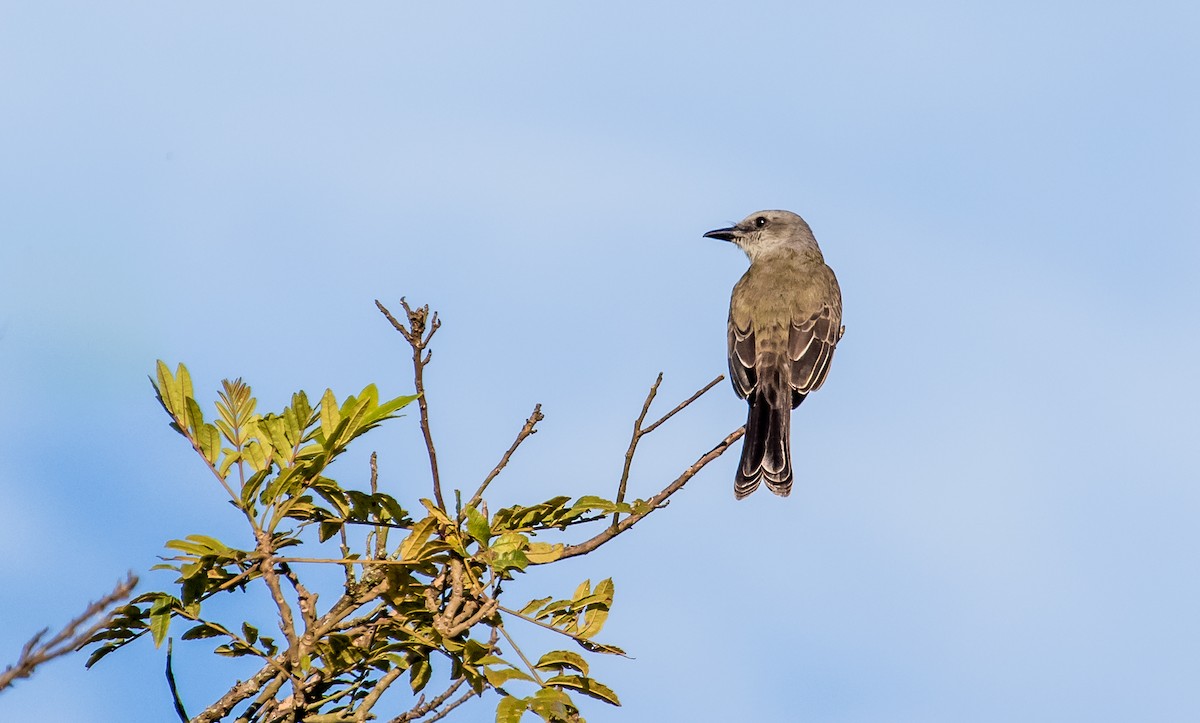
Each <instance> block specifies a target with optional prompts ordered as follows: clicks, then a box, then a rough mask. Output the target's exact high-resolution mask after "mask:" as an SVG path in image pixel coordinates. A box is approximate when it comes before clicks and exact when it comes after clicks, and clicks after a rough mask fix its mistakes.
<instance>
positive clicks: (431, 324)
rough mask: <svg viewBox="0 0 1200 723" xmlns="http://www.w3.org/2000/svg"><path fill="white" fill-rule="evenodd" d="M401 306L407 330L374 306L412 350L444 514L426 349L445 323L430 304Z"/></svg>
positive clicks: (432, 468) (431, 467) (425, 432)
mask: <svg viewBox="0 0 1200 723" xmlns="http://www.w3.org/2000/svg"><path fill="white" fill-rule="evenodd" d="M400 305H401V306H403V307H404V313H405V314H407V315H408V326H407V327H406V326H405V325H404V324H402V323H400V321H398V320H397V319H396V317H394V316H392V312H390V311H388V309H387V307H385V306H384V305H383V304H381V303H380V302H379V300H378V299H376V300H375V306H377V307H379V310H380V311H381V312H383V315H384V316H385V317H387V320H388V321H389V322H391V324H392V327H394V328H395V329H396V331H398V332H400V335H401V336H403V337H404V339H405V341H407V342H408V345H409V346H411V347H412V352H413V353H412V360H413V384H414V385H415V386H416V391H417V406H418V407H419V408H420V410H421V433H422V434H423V435H424V436H425V449H426V451H427V452H428V453H429V470H430V472H431V473H432V474H433V497H434V500H436V501H437V505H438V507H439V508H440V509H441V510H442V511H443V512H445V511H446V501H445V500H444V499H442V483H441V479H440V478H439V476H438V464H437V450H436V449H435V448H434V446H433V435H432V434H431V433H430V431H429V403H428V402H427V401H426V399H425V366H426V365H427V364H429V360H430V359H432V358H433V354H432V352H429V353H425V348H426V347H427V346H429V340H430V339H432V338H433V335H434V334H436V333H437V330H438V329H439V328H441V326H442V323H441V322H440V321H439V320H438V315H437V312H436V311H435V312H433V316H432V317H430V314H429V305H428V304H426V305H425V306H418V307H417V308H415V309H414V308H412V307H410V306H409V305H408V302H407V301H405V300H404V298H403V297H401V298H400ZM426 329H428V330H429V333H428V334H426V333H425V330H426Z"/></svg>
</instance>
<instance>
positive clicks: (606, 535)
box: [530, 426, 746, 565]
mask: <svg viewBox="0 0 1200 723" xmlns="http://www.w3.org/2000/svg"><path fill="white" fill-rule="evenodd" d="M745 433H746V428H745V427H744V426H743V427H738V428H737V429H735V430H734V431H733V432H732V433H730V435H729V436H728V437H726V438H725V439H722V440H721V441H720V442H718V443H717V446H715V447H713V448H712V449H711V450H709V451H708V452H706V453H704V454H703V455H701V456H700V458H699V459H697V460H696V461H695V462H693V463H692V466H691V467H688V468H687V469H686V470H684V471H683V474H681V475H679V476H678V477H676V478H675V481H674V482H672V483H671V484H669V485H667V486H666V487H664V488H663V490H662V491H661V492H659V493H658V494H656V495H654V496H653V497H651V498H650V499H649V500H647V503H648V504H649V509H647V510H646V511H645V512H641V513H639V514H634V515H630V516H629V517H626V518H625V519H623V520H621V522H620V524H618V525H617V526H615V527H612V526H610V527H606V528H605V529H604V531H603V532H601V533H599V534H598V535H596V536H595V537H593V538H591V539H590V540H585V541H583V542H581V543H579V544H577V545H567V546H566V548H565V549H564V550H563V554H562V555H561V556H559V558H558V559H560V560H561V559H565V558H568V557H575V556H576V555H586V554H587V553H589V552H591V551H592V550H595V549H596V548H597V547H600V546H601V545H603V544H604V543H606V542H608V541H609V540H611V539H612V538H614V537H616V536H617V535H619V534H621V533H622V532H624V531H626V530H628V529H629V528H630V527H633V526H634V525H636V524H637V523H639V522H641V521H642V519H643V518H645V517H646V516H648V515H649V514H650V513H651V512H654V511H655V510H657V509H659V508H660V507H663V506H665V504H666V502H667V500H668V499H669V498H670V497H671V495H673V494H675V493H676V492H678V491H679V490H681V489H683V486H684V485H685V484H687V483H688V480H690V479H691V478H693V477H695V476H696V474H697V473H698V472H699V471H700V470H702V469H704V467H705V466H706V465H708V463H709V462H711V461H713V460H714V459H716V458H717V457H720V456H721V455H722V454H724V453H725V450H727V449H729V445H731V444H733V443H734V442H736V441H738V440H739V439H741V438H742V435H744V434H745ZM530 564H531V565H538V564H545V563H536V562H531V563H530Z"/></svg>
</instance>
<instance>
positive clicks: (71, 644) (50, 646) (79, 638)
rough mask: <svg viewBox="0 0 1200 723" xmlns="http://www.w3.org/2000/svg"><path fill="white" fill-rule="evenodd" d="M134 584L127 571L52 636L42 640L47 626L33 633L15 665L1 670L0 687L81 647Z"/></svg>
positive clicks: (99, 627)
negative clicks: (102, 595) (119, 579)
mask: <svg viewBox="0 0 1200 723" xmlns="http://www.w3.org/2000/svg"><path fill="white" fill-rule="evenodd" d="M137 584H138V579H137V578H136V577H134V576H133V574H132V573H130V574H129V576H128V577H127V578H125V581H124V582H120V583H118V584H117V586H116V587H115V588H113V590H112V592H110V593H108V594H107V595H105V596H104V597H102V598H100V599H99V600H97V601H96V602H94V603H91V604H89V605H88V606H87V607H86V608H84V610H83V612H82V613H80V614H79V615H78V616H76V617H75V618H74V619H72V620H71V622H69V623H67V624H66V626H65V627H63V629H62V630H60V631H59V632H58V633H56V634H55V635H54V637H52V638H50V639H49V640H47V641H45V642H42V638H43V637H44V636H45V635H46V633H47V632H49V628H45V629H43V630H41V631H40V632H38V633H37V634H36V635H34V636H33V637H32V638H31V639H30V640H29V642H27V643H25V645H24V646H23V647H22V648H21V654H20V656H19V657H18V658H17V662H16V663H15V664H14V665H10V666H8V667H6V668H5V669H4V672H3V673H0V690H4V689H5V688H8V687H9V686H11V685H12V684H13V683H15V682H16V681H17V680H18V679H20V678H28V677H29V676H30V675H31V674H32V673H33V671H34V669H35V668H37V667H38V666H39V665H41V664H42V663H46V662H48V661H51V660H54V659H55V658H59V657H62V656H64V655H66V654H67V653H70V652H72V651H74V650H78V649H79V648H80V647H82V646H83V645H84V644H85V643H86V642H87V641H88V640H89V639H90V638H91V637H92V636H93V635H95V634H96V633H98V632H99V631H100V630H101V629H102V628H104V627H105V626H107V625H108V623H109V621H110V620H111V619H112V614H111V612H110V611H109V608H110V607H112V606H113V605H114V604H115V603H117V602H119V601H121V600H124V599H125V598H127V597H129V594H130V593H131V592H133V588H134V587H136V586H137ZM101 615H103V617H102V618H101V619H100V620H99V621H98V622H96V623H94V624H93V625H91V626H90V627H88V628H87V629H86V630H84V631H83V632H78V630H79V628H80V626H82V625H84V624H86V623H87V622H88V621H90V620H93V619H95V618H97V616H101Z"/></svg>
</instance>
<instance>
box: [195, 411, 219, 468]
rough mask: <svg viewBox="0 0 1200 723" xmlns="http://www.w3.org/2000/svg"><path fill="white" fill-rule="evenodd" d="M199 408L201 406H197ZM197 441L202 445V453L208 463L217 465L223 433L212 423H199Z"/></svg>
mask: <svg viewBox="0 0 1200 723" xmlns="http://www.w3.org/2000/svg"><path fill="white" fill-rule="evenodd" d="M197 409H199V408H197ZM196 443H197V444H198V445H199V447H200V454H203V455H204V459H206V460H208V463H209V464H211V465H215V464H216V463H217V458H218V457H220V456H221V433H220V432H218V431H217V428H216V427H214V426H212V425H211V424H199V425H198V426H197V427H196Z"/></svg>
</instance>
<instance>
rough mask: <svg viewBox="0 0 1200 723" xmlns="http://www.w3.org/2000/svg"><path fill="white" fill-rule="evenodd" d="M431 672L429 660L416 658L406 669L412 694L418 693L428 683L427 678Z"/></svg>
mask: <svg viewBox="0 0 1200 723" xmlns="http://www.w3.org/2000/svg"><path fill="white" fill-rule="evenodd" d="M432 672H433V668H432V667H431V666H430V665H429V658H418V659H417V661H416V662H414V663H413V664H412V667H411V668H409V669H408V673H409V682H410V683H412V690H413V692H414V693H420V692H421V689H422V688H424V687H425V685H426V684H428V683H429V676H430V674H431V673H432Z"/></svg>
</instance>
